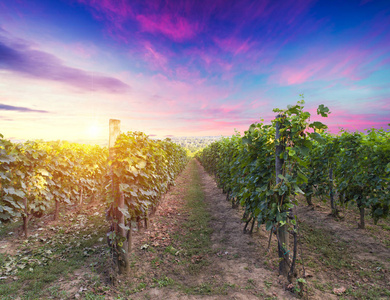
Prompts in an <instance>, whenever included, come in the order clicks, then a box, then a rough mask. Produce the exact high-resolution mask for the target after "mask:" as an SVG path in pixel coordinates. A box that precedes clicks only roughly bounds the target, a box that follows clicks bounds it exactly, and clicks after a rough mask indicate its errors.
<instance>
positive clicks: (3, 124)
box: [0, 0, 390, 143]
mask: <svg viewBox="0 0 390 300" xmlns="http://www.w3.org/2000/svg"><path fill="white" fill-rule="evenodd" d="M389 66H390V3H389V1H387V0H384V1H375V0H371V1H370V0H357V1H337V2H332V1H325V0H318V1H312V0H299V1H297V0H285V1H268V0H261V1H251V0H242V1H219V0H217V1H211V2H210V1H191V0H183V1H161V0H153V1H147V2H144V1H137V0H136V1H127V0H121V1H110V0H64V1H46V0H39V1H26V0H20V1H11V0H4V1H1V2H0V91H1V94H0V128H1V131H0V133H2V134H3V135H4V136H5V138H10V139H46V140H57V139H65V140H69V141H78V142H81V141H96V142H99V143H104V142H107V139H108V120H109V119H120V120H121V122H122V130H123V131H130V130H131V131H143V132H145V133H146V134H149V135H156V136H161V137H164V136H166V135H174V136H209V135H232V134H234V129H237V130H238V131H241V132H242V131H244V130H246V129H247V128H248V127H249V125H250V124H251V123H253V122H256V121H259V120H260V119H264V120H265V122H269V121H270V120H271V119H272V118H274V117H275V114H274V113H273V112H272V109H273V108H275V107H279V108H284V107H286V106H287V105H288V104H294V103H296V101H297V100H299V94H304V95H305V100H306V108H307V110H309V111H310V112H312V113H313V114H315V109H316V107H317V106H318V105H319V104H325V105H326V106H328V107H329V108H330V110H331V112H332V113H331V115H330V116H329V118H328V119H327V120H325V123H326V124H328V126H329V127H330V129H331V130H332V132H338V130H339V128H344V129H349V130H364V129H366V128H370V127H376V128H381V127H383V128H386V129H388V128H389V127H388V125H387V124H388V123H390V68H389ZM93 120H97V121H93ZM94 122H95V123H94Z"/></svg>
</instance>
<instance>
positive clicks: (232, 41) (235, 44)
mask: <svg viewBox="0 0 390 300" xmlns="http://www.w3.org/2000/svg"><path fill="white" fill-rule="evenodd" d="M214 42H215V43H216V44H217V45H218V47H219V48H221V49H222V50H223V51H227V52H231V53H232V54H233V55H238V54H241V53H246V52H247V51H248V50H249V49H250V48H251V47H252V45H251V43H250V41H249V39H246V40H245V41H242V40H239V39H237V38H235V37H229V38H225V39H221V38H218V37H216V38H214Z"/></svg>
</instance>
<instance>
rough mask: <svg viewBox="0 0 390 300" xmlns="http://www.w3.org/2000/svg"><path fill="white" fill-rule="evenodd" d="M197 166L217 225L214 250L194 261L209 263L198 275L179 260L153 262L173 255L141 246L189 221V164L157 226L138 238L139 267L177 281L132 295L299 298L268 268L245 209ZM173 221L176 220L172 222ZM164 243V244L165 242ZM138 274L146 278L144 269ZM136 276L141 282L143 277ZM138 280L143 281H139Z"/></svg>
mask: <svg viewBox="0 0 390 300" xmlns="http://www.w3.org/2000/svg"><path fill="white" fill-rule="evenodd" d="M193 167H195V168H196V172H198V173H199V175H200V185H201V188H202V190H203V192H204V201H205V202H206V204H207V205H206V209H207V211H208V212H209V213H210V215H211V221H210V222H209V224H208V226H209V228H211V229H212V234H211V236H210V238H211V243H210V247H209V249H203V254H202V255H195V256H192V257H191V258H190V261H191V262H192V263H193V264H194V266H195V267H196V264H198V263H200V264H202V263H204V265H202V266H201V267H200V268H199V271H198V272H196V273H195V274H193V273H192V272H189V271H188V270H189V269H188V267H184V266H180V265H179V266H178V265H176V264H174V265H167V264H166V263H160V264H159V266H158V268H154V267H151V266H150V264H148V261H149V262H150V261H151V260H153V259H155V257H160V258H161V259H162V261H164V262H168V260H169V257H167V256H166V255H164V254H157V255H156V254H150V253H144V252H143V251H141V250H139V249H140V245H142V244H144V243H151V244H152V245H153V243H154V242H151V241H150V236H152V237H155V236H157V235H158V236H164V237H167V236H172V232H174V231H175V230H177V228H175V226H177V224H183V222H185V219H186V218H188V216H189V215H190V214H191V213H192V212H191V211H186V210H185V208H184V203H183V195H185V193H186V192H188V191H186V190H185V189H183V187H184V186H185V185H186V184H193V183H192V182H191V176H190V174H189V173H190V172H189V168H191V167H187V169H186V170H185V171H184V172H183V173H182V174H181V175H180V176H179V177H178V178H177V180H176V186H175V187H173V188H172V190H171V191H170V192H169V193H168V194H167V196H166V199H165V200H164V201H163V203H162V204H161V206H160V207H159V209H158V211H157V213H156V216H155V217H154V218H153V220H152V222H151V223H152V228H151V229H150V230H148V231H147V232H145V233H144V234H146V237H142V236H143V235H140V236H139V237H140V238H141V239H139V238H137V239H136V240H137V241H136V242H135V249H136V254H137V256H138V257H139V258H140V259H139V260H138V262H137V263H136V268H137V269H138V271H137V272H138V273H139V274H140V273H142V272H143V273H144V274H148V276H153V277H154V278H164V276H165V277H166V278H170V279H172V282H174V283H173V284H172V285H171V286H167V287H161V286H159V287H152V288H149V287H147V288H145V289H144V290H142V291H140V292H137V293H135V294H132V295H131V299H181V300H185V299H294V295H293V294H291V293H290V292H288V291H286V290H285V289H284V288H283V287H282V284H281V283H280V282H279V281H278V280H279V279H278V276H277V272H275V271H272V270H270V269H269V268H267V267H266V265H265V260H266V259H265V258H262V253H264V249H262V248H260V247H259V245H260V244H259V243H257V242H256V241H255V239H254V237H252V236H250V235H248V234H243V232H242V228H243V224H242V223H241V222H240V218H241V214H240V212H239V211H238V210H236V209H232V208H231V205H230V204H229V202H228V201H226V200H225V197H226V196H225V195H224V194H222V192H221V190H220V189H219V188H217V186H216V183H215V181H214V180H213V178H211V177H210V176H209V175H208V174H207V173H206V172H205V171H204V169H203V167H202V166H201V165H200V164H199V162H197V161H196V163H195V166H193ZM187 186H188V185H187ZM167 212H169V213H167ZM167 217H168V218H167ZM167 221H169V222H170V225H169V224H168V226H167ZM179 226H180V225H179ZM164 230H166V233H164ZM190 230H191V229H190ZM179 231H180V234H182V235H185V234H186V233H185V230H184V229H183V228H182V229H180V228H179ZM148 238H149V240H148ZM163 243H165V244H164V245H168V244H170V245H173V246H174V247H175V248H177V249H180V247H181V246H182V245H180V244H175V241H174V240H171V241H168V240H167V239H164V241H163ZM159 244H160V245H159V246H161V242H159ZM155 249H157V248H155ZM147 255H150V257H148V256H147ZM152 257H153V258H152ZM185 259H186V258H184V257H182V258H181V257H180V255H179V257H178V258H177V261H179V262H178V263H179V264H181V263H182V262H183V261H184V260H185ZM190 269H191V268H190ZM146 276H147V275H146ZM138 277H139V278H143V279H142V280H143V282H146V281H145V279H144V276H143V275H142V274H140V276H138ZM136 280H138V281H137V282H140V281H139V279H138V278H137V279H136ZM137 284H139V283H135V285H137ZM133 285H134V281H133ZM148 286H150V283H148ZM186 289H187V290H188V291H187V292H186V291H185V290H186Z"/></svg>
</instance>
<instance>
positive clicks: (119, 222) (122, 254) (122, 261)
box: [109, 119, 130, 274]
mask: <svg viewBox="0 0 390 300" xmlns="http://www.w3.org/2000/svg"><path fill="white" fill-rule="evenodd" d="M120 123H121V121H120V120H114V119H110V123H109V124H110V136H109V157H110V160H112V159H114V155H115V149H114V146H115V142H116V139H117V138H118V136H119V135H120ZM112 168H113V167H112V166H111V167H110V174H111V184H112V196H113V199H114V202H113V207H112V209H113V219H112V224H111V228H112V229H113V230H114V231H115V233H116V237H117V240H116V244H115V247H114V248H115V250H114V251H116V253H114V257H115V263H116V265H117V266H118V270H119V274H129V273H130V263H129V248H130V247H129V232H128V231H129V230H127V229H125V225H126V220H125V219H126V218H125V216H124V215H123V213H122V212H121V211H120V210H119V208H121V209H125V207H126V206H125V200H124V195H123V193H121V192H120V191H119V182H118V180H117V179H116V178H115V176H114V173H113V169H112Z"/></svg>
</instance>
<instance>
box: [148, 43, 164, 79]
mask: <svg viewBox="0 0 390 300" xmlns="http://www.w3.org/2000/svg"><path fill="white" fill-rule="evenodd" d="M144 46H145V52H144V60H145V61H146V62H148V63H149V66H150V67H151V69H152V70H164V71H165V72H167V71H168V68H167V64H168V58H167V57H166V56H165V55H164V54H162V53H160V52H158V51H157V50H156V49H155V48H154V47H153V46H152V44H151V43H149V42H145V44H144Z"/></svg>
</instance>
